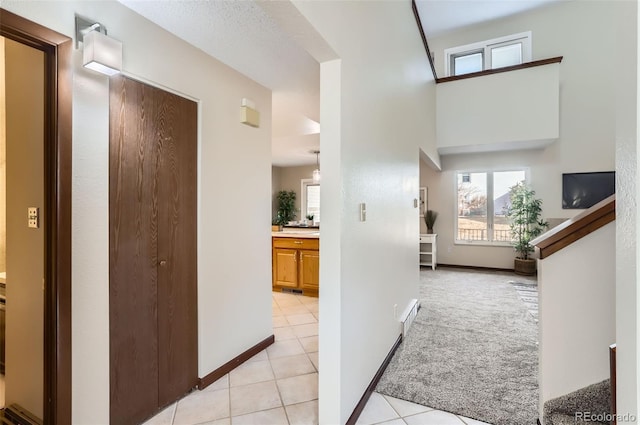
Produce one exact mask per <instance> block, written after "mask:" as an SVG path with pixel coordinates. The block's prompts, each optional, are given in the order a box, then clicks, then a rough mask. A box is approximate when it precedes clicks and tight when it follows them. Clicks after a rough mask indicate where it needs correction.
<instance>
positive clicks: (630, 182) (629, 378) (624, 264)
mask: <svg viewBox="0 0 640 425" xmlns="http://www.w3.org/2000/svg"><path fill="white" fill-rule="evenodd" d="M638 13H639V9H638V4H637V2H624V3H620V7H619V8H618V10H617V15H616V17H617V22H618V25H617V33H616V42H615V52H616V55H617V57H616V62H615V67H616V70H617V72H616V78H617V86H616V89H617V93H616V94H617V104H616V107H617V108H616V172H617V173H616V186H617V192H618V193H617V195H616V229H617V231H616V339H617V341H616V343H617V351H616V358H617V360H616V361H617V371H618V373H617V388H618V390H617V404H618V413H622V414H624V413H630V414H633V415H635V416H636V418H637V417H638V413H640V412H639V410H638V407H639V406H640V402H639V401H638V397H639V395H640V391H639V390H638V385H639V380H638V371H640V367H639V365H638V362H639V361H640V358H639V357H638V353H639V352H640V350H639V347H638V344H639V343H640V339H639V338H638V330H639V329H640V326H639V324H638V320H640V318H639V317H638V296H639V292H638V285H639V283H640V278H639V272H640V270H638V255H639V251H638V246H640V245H639V243H638V242H639V241H638V238H640V232H639V231H638V229H639V227H640V215H639V214H638V201H639V200H640V196H639V190H640V184H639V183H640V181H639V175H638V161H639V160H640V158H639V157H638V153H639V152H640V149H639V146H638V101H639V99H638V69H640V68H638V63H637V61H638V57H639V55H638V46H639V43H638ZM634 423H637V421H636V422H634Z"/></svg>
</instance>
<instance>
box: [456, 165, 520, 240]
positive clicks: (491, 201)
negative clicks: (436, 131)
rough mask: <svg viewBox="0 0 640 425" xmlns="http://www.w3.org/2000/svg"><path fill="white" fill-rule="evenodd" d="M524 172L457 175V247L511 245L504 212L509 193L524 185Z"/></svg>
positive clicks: (460, 173) (463, 173) (511, 171)
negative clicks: (512, 188) (468, 244)
mask: <svg viewBox="0 0 640 425" xmlns="http://www.w3.org/2000/svg"><path fill="white" fill-rule="evenodd" d="M526 177H527V176H526V170H522V169H521V170H509V171H486V172H462V171H460V172H458V173H457V180H456V181H457V186H456V195H457V199H458V203H457V212H456V220H455V223H456V226H455V227H456V229H455V232H456V235H455V240H456V243H481V244H487V243H488V244H497V245H503V244H507V243H509V242H511V235H510V233H509V222H508V220H507V217H506V215H505V211H506V209H507V207H508V205H509V189H510V188H511V187H512V186H514V185H516V184H517V183H519V182H521V181H526Z"/></svg>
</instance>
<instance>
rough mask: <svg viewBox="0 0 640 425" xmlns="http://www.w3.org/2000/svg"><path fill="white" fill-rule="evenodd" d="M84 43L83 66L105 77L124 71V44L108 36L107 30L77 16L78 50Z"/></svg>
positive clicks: (98, 24)
mask: <svg viewBox="0 0 640 425" xmlns="http://www.w3.org/2000/svg"><path fill="white" fill-rule="evenodd" d="M80 43H82V49H83V52H82V65H84V67H85V68H89V69H92V70H94V71H97V72H100V73H102V74H105V75H109V76H111V75H115V74H118V73H119V72H120V71H121V70H122V43H121V42H120V41H118V40H115V39H113V38H111V37H108V36H107V29H106V28H105V27H104V25H102V24H101V23H99V22H92V21H89V20H87V19H84V18H82V17H80V16H77V15H76V48H79V46H80Z"/></svg>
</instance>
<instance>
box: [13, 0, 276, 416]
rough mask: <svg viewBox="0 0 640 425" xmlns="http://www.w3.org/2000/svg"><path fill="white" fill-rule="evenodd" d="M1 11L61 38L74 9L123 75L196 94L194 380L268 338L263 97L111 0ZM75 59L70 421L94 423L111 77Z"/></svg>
mask: <svg viewBox="0 0 640 425" xmlns="http://www.w3.org/2000/svg"><path fill="white" fill-rule="evenodd" d="M2 7H4V8H6V9H8V10H10V11H12V12H14V13H17V14H18V15H21V16H24V17H26V18H27V19H30V20H33V21H35V22H37V23H40V24H42V25H44V26H47V27H49V28H52V29H54V30H56V31H58V32H61V33H63V34H66V35H68V36H71V35H73V33H74V13H77V14H80V15H82V16H86V17H89V18H94V19H96V20H98V21H100V22H101V23H103V24H104V25H105V26H106V27H107V28H108V29H109V35H110V36H112V37H114V38H117V39H119V40H121V41H122V42H123V52H124V57H123V62H124V69H125V71H126V72H127V73H129V74H131V75H138V76H140V78H141V79H144V80H147V81H149V82H152V83H155V84H157V85H160V86H164V87H168V88H170V89H171V90H174V91H176V92H178V93H182V94H183V95H186V96H189V97H191V98H193V99H196V100H197V101H199V114H200V116H199V185H200V186H199V210H198V215H199V226H198V328H199V330H198V332H199V365H198V371H199V374H200V376H204V375H206V374H207V373H209V372H211V371H212V370H214V369H216V368H217V367H219V366H221V365H222V364H224V363H225V362H227V361H228V360H230V359H232V358H233V357H235V356H236V355H238V354H240V353H241V352H243V351H244V350H246V349H248V348H250V347H251V346H253V345H254V344H256V343H258V342H259V341H261V340H262V339H264V338H266V337H268V336H269V335H270V334H271V333H272V327H271V319H270V317H271V297H270V291H271V283H270V280H271V272H270V268H271V250H270V229H269V226H268V225H267V224H266V223H265V222H263V221H262V220H256V217H268V216H269V215H270V208H271V199H270V186H271V183H270V181H271V180H270V173H271V151H270V150H271V149H270V140H271V125H270V123H271V92H270V91H269V90H268V89H266V88H265V87H262V86H260V85H258V84H257V83H255V82H253V81H251V80H249V79H248V78H246V77H244V76H243V75H241V74H239V73H237V72H235V71H233V70H232V69H230V68H228V67H227V66H225V65H223V64H222V63H220V62H218V61H217V60H215V59H213V58H211V57H209V56H207V55H205V54H204V53H203V52H202V51H200V50H198V49H195V48H193V47H191V46H189V45H188V44H186V43H185V42H183V41H182V40H180V39H178V38H177V37H174V36H172V35H170V34H169V33H167V32H165V31H164V30H161V29H160V28H159V27H157V26H155V25H153V24H151V23H150V22H149V21H147V20H145V19H143V18H141V17H140V16H139V15H137V14H135V13H133V12H131V11H130V10H129V9H127V8H126V7H124V6H122V5H121V4H119V3H117V2H100V1H93V2H20V1H3V4H2ZM74 60H75V67H74V83H73V91H74V92H73V188H72V189H73V198H72V202H73V211H72V214H73V216H72V220H73V238H72V243H73V257H72V266H73V271H72V273H73V274H72V279H73V281H72V292H73V300H72V303H73V311H72V317H73V324H72V328H73V334H72V336H73V351H72V356H73V357H72V362H73V371H72V372H73V392H72V397H73V399H72V403H73V423H75V424H95V423H108V422H109V349H108V347H109V321H108V318H109V309H108V299H109V297H108V294H109V292H108V287H109V249H108V248H109V247H108V245H109V244H108V241H109V239H108V190H109V188H108V158H109V156H108V141H109V139H108V119H109V111H108V79H107V78H106V77H104V76H100V75H97V74H94V73H92V72H91V71H87V70H84V69H83V68H82V67H81V66H80V63H79V61H80V60H81V52H80V51H76V52H74ZM243 97H249V98H251V99H254V100H255V102H256V105H257V109H258V110H259V111H260V113H261V115H262V118H263V119H262V124H261V127H260V128H259V129H256V128H252V127H248V126H245V125H242V124H240V123H239V105H240V100H241V99H242V98H243ZM229 182H233V184H230V183H229ZM247 193H251V194H252V196H247V195H246V194H247ZM229 223H242V226H229ZM247 247H251V256H250V259H251V267H247V266H246V265H247V264H246V259H247V256H246V253H247V251H246V249H247ZM246 294H252V295H251V296H249V297H247V295H246Z"/></svg>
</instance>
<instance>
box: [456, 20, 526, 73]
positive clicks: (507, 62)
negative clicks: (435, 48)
mask: <svg viewBox="0 0 640 425" xmlns="http://www.w3.org/2000/svg"><path fill="white" fill-rule="evenodd" d="M444 56H445V73H446V74H447V75H448V76H452V75H463V74H469V73H471V72H478V71H484V70H487V69H495V68H502V67H505V66H511V65H519V64H521V63H524V62H530V61H531V31H528V32H523V33H519V34H513V35H508V36H506V37H500V38H494V39H492V40H486V41H481V42H478V43H473V44H467V45H464V46H458V47H452V48H450V49H446V50H445V51H444Z"/></svg>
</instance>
